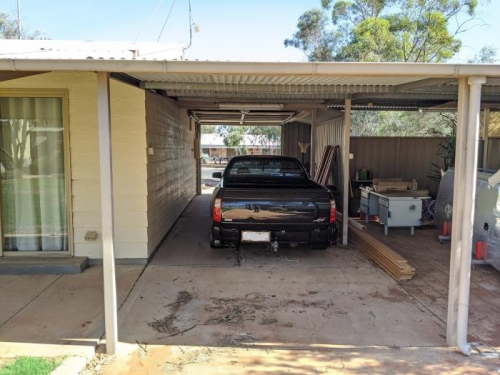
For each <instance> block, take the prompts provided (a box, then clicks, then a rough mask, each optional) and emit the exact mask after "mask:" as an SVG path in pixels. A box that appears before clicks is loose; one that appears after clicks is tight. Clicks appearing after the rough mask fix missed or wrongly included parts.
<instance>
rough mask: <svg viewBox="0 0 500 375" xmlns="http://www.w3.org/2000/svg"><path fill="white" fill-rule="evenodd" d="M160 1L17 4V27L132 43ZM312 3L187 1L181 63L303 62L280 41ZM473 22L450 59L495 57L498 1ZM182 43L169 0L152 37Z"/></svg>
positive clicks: (28, 0) (178, 18) (180, 12)
mask: <svg viewBox="0 0 500 375" xmlns="http://www.w3.org/2000/svg"><path fill="white" fill-rule="evenodd" d="M160 1H161V0H134V1H132V0H120V1H118V0H80V1H75V0H44V1H41V0H20V4H21V18H22V23H23V25H25V26H26V27H28V28H30V29H32V30H33V29H40V30H42V31H43V32H44V33H45V34H46V36H47V37H49V38H50V39H65V40H116V41H134V40H135V39H136V38H137V37H138V36H139V34H140V32H141V30H142V29H143V27H144V25H145V24H146V23H147V21H148V19H149V18H150V17H151V15H152V14H153V12H154V10H155V9H156V8H157V6H158V4H160ZM173 3H174V0H164V2H163V3H162V5H161V6H160V7H159V9H158V12H157V13H156V15H155V16H154V17H153V19H152V20H151V22H150V23H149V24H148V26H147V27H146V28H145V30H144V32H143V33H142V35H141V36H140V38H139V39H138V41H143V42H146V41H147V42H155V41H156V40H157V39H158V37H159V35H160V31H161V29H162V26H163V24H164V22H165V20H166V18H167V15H168V13H169V11H170V8H171V7H172V4H173ZM319 4H320V0H210V1H209V0H191V7H192V15H193V22H194V23H196V24H197V25H198V26H199V28H200V32H199V33H195V32H193V43H192V45H191V47H190V48H189V49H187V50H186V52H185V55H186V58H187V59H190V60H194V59H199V60H222V61H224V60H233V61H306V60H307V58H306V56H305V55H304V53H302V52H301V51H299V50H297V49H294V48H285V47H284V46H283V40H284V39H286V38H289V37H291V35H292V34H293V33H294V32H295V30H296V25H297V20H298V18H299V16H300V15H301V14H302V13H303V12H304V11H306V10H308V9H311V8H313V7H318V6H319ZM0 11H7V12H11V13H16V11H17V1H16V0H0ZM478 17H479V19H480V20H479V21H478V23H484V24H486V25H485V26H480V27H475V28H473V29H472V30H469V31H467V32H466V33H464V34H461V35H460V39H461V40H462V42H463V47H462V50H461V52H460V53H459V54H458V55H457V56H456V57H455V58H454V59H453V62H459V63H462V62H467V59H468V58H470V57H471V56H473V55H474V54H475V53H477V51H479V50H480V49H481V47H483V46H485V45H492V46H494V47H495V48H497V49H498V57H500V40H499V39H500V38H499V35H500V23H499V22H498V18H499V17H500V0H491V3H490V4H489V5H485V6H480V7H479V9H478ZM160 41H161V42H180V43H183V44H184V45H185V46H187V45H188V44H189V18H188V0H175V4H174V6H173V8H172V12H171V14H170V17H169V19H168V22H167V23H166V26H165V29H164V31H163V34H162V36H161V39H160Z"/></svg>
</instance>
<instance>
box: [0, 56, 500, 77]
mask: <svg viewBox="0 0 500 375" xmlns="http://www.w3.org/2000/svg"><path fill="white" fill-rule="evenodd" d="M1 70H7V71H42V70H43V71H47V70H50V71H95V72H117V73H141V72H143V73H186V74H221V73H224V74H249V75H252V74H259V75H278V76H284V75H306V76H325V75H332V76H343V77H349V76H352V77H360V76H365V77H366V76H387V77H395V76H410V77H418V76H426V77H428V76H432V77H468V76H474V75H476V76H488V77H500V65H498V64H497V65H495V64H428V63H336V62H333V63H325V62H286V63H283V62H227V61H224V62H220V61H185V60H183V61H180V60H172V61H167V60H162V61H151V60H92V59H85V60H78V59H66V60H55V59H24V58H23V59H13V58H8V59H1V58H0V71H1ZM360 73H362V74H360Z"/></svg>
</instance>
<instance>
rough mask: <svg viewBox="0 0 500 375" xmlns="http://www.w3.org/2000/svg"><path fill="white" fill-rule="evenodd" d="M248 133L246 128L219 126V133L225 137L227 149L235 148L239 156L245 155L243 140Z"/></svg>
mask: <svg viewBox="0 0 500 375" xmlns="http://www.w3.org/2000/svg"><path fill="white" fill-rule="evenodd" d="M246 132H247V127H246V126H226V125H219V126H217V133H219V134H220V135H222V136H223V137H224V144H225V145H226V147H229V148H234V149H235V150H236V152H237V154H238V155H241V154H242V153H243V147H244V145H243V138H244V136H245V134H246Z"/></svg>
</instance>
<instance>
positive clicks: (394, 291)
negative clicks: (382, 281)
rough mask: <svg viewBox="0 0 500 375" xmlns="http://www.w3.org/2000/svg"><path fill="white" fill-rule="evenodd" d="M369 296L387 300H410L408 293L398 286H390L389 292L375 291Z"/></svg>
mask: <svg viewBox="0 0 500 375" xmlns="http://www.w3.org/2000/svg"><path fill="white" fill-rule="evenodd" d="M368 296H369V297H373V298H377V299H382V300H384V301H387V302H405V301H407V300H408V295H407V294H406V293H404V292H403V291H402V290H400V289H398V288H389V290H388V291H387V294H382V293H380V292H373V293H370V294H368Z"/></svg>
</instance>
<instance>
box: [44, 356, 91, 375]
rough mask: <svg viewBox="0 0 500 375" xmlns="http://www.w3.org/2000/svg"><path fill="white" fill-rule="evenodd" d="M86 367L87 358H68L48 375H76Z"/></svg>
mask: <svg viewBox="0 0 500 375" xmlns="http://www.w3.org/2000/svg"><path fill="white" fill-rule="evenodd" d="M86 365H87V358H84V357H68V358H66V359H65V360H64V361H63V363H62V364H61V365H60V366H59V367H58V368H56V369H55V370H54V371H52V372H51V374H50V375H78V374H79V373H80V372H82V370H83V369H84V368H85V366H86Z"/></svg>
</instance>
